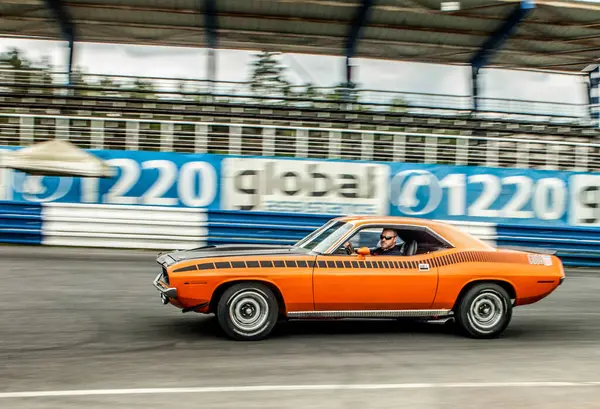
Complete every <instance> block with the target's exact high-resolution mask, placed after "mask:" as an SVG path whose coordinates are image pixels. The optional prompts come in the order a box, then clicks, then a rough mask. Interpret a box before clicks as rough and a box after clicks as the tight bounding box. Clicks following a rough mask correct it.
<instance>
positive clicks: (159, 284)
mask: <svg viewBox="0 0 600 409" xmlns="http://www.w3.org/2000/svg"><path fill="white" fill-rule="evenodd" d="M164 274H165V273H164V272H162V271H161V272H160V273H159V274H158V275H157V276H156V278H155V279H154V281H153V282H152V284H154V287H156V289H157V290H158V291H159V292H160V298H161V299H162V302H163V304H167V303H168V302H169V299H176V298H177V289H176V288H173V287H169V286H168V285H167V284H166V283H165V282H164V281H163V275H164Z"/></svg>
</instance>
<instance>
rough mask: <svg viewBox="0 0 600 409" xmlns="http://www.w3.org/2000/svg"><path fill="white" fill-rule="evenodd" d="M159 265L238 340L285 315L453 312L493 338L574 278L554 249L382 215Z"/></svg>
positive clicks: (172, 292) (173, 288) (185, 297)
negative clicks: (288, 240) (493, 241)
mask: <svg viewBox="0 0 600 409" xmlns="http://www.w3.org/2000/svg"><path fill="white" fill-rule="evenodd" d="M355 249H356V250H355ZM157 262H158V263H159V264H160V265H161V266H162V271H161V272H160V273H159V274H158V276H157V277H156V279H155V280H154V286H155V287H156V288H157V289H158V290H159V292H160V296H161V298H162V301H163V303H164V304H167V303H170V304H172V305H174V306H176V307H178V308H180V309H182V310H183V312H187V311H194V312H197V313H204V314H212V313H214V314H215V315H216V317H217V319H218V322H219V324H220V326H221V328H222V329H223V331H224V332H225V333H226V334H227V335H228V336H229V337H231V338H233V339H237V340H257V339H263V338H265V337H266V336H267V335H268V334H269V333H270V332H271V331H272V329H273V328H274V326H275V325H276V324H277V322H278V321H279V320H282V319H283V320H287V319H303V318H401V317H413V318H419V319H426V320H435V319H444V320H448V319H453V320H454V321H455V322H456V323H457V324H458V326H459V327H460V328H461V329H462V330H463V331H464V333H465V335H467V336H470V337H474V338H491V337H496V336H498V335H499V334H500V333H502V332H503V331H504V329H505V328H506V327H507V326H508V324H509V322H510V320H511V316H512V308H513V307H514V306H521V305H526V304H532V303H535V302H537V301H539V300H541V299H543V298H544V297H546V296H548V295H549V294H550V293H552V292H553V291H554V290H555V289H556V288H557V287H558V286H559V285H560V284H561V283H562V282H563V280H564V278H565V275H564V269H563V265H562V263H561V261H560V259H558V258H557V257H556V256H555V255H553V254H541V253H537V252H527V251H520V250H509V249H496V248H494V247H492V246H490V245H488V244H487V243H485V242H483V241H481V240H479V239H477V238H475V237H473V236H471V235H470V234H468V233H466V232H465V231H463V230H461V229H459V228H457V227H455V226H453V225H450V224H446V223H440V222H434V221H430V220H423V219H412V218H399V217H374V216H356V217H339V218H335V219H332V220H330V221H329V222H327V223H326V224H325V225H323V226H322V227H320V228H318V229H317V230H315V231H314V232H312V233H310V234H309V235H308V236H306V237H305V238H303V239H302V240H300V241H299V242H297V243H296V244H294V245H291V246H261V245H222V246H221V245H219V246H205V247H200V248H196V249H192V250H183V251H179V250H177V251H173V252H168V253H161V254H159V256H158V258H157Z"/></svg>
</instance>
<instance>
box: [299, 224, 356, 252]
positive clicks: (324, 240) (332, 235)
mask: <svg viewBox="0 0 600 409" xmlns="http://www.w3.org/2000/svg"><path fill="white" fill-rule="evenodd" d="M350 229H352V225H351V224H350V223H346V222H341V221H334V220H332V221H329V222H327V223H325V224H324V225H323V226H321V227H319V228H318V229H317V230H315V231H314V232H312V233H311V234H309V235H308V236H306V237H305V238H303V239H302V240H300V241H299V242H297V243H296V244H294V246H296V247H300V248H303V249H306V250H314V251H316V252H318V253H322V252H324V251H325V250H327V248H328V247H329V246H331V245H332V244H333V243H335V242H336V241H337V240H338V239H339V238H340V237H342V236H343V235H344V234H346V233H347V232H348V231H350Z"/></svg>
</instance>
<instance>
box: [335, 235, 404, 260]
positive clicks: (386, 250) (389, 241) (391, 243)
mask: <svg viewBox="0 0 600 409" xmlns="http://www.w3.org/2000/svg"><path fill="white" fill-rule="evenodd" d="M397 237H398V235H397V234H396V231H395V230H393V229H383V231H382V232H381V235H380V236H379V239H380V243H381V245H380V246H379V247H377V248H376V249H375V250H373V251H372V252H371V254H372V255H374V256H401V255H402V251H401V250H400V249H399V248H398V247H396V238H397ZM344 247H345V248H346V251H347V252H348V254H353V253H354V252H355V250H354V248H352V243H350V242H349V241H347V242H346V243H344Z"/></svg>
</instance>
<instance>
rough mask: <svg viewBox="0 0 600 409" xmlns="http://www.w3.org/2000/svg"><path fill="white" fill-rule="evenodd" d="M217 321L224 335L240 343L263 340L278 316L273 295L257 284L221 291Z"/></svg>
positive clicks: (235, 285) (242, 284) (268, 289)
mask: <svg viewBox="0 0 600 409" xmlns="http://www.w3.org/2000/svg"><path fill="white" fill-rule="evenodd" d="M216 315H217V319H218V321H219V325H220V326H221V328H222V329H223V331H225V333H226V334H227V335H228V336H229V337H230V338H232V339H235V340H240V341H257V340H261V339H264V338H266V337H267V336H268V335H269V334H270V333H271V331H272V330H273V328H274V327H275V324H277V319H278V316H279V306H278V303H277V298H276V297H275V295H274V294H273V291H272V290H271V289H270V288H269V287H267V286H266V285H264V284H261V283H239V284H234V285H232V286H231V287H229V288H228V289H226V290H225V292H224V293H223V295H222V296H221V298H220V299H219V303H218V305H217V314H216Z"/></svg>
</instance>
